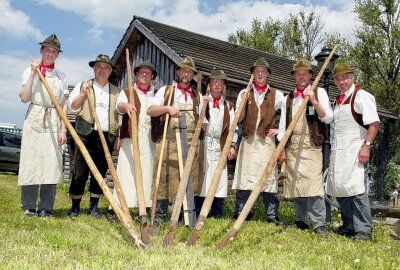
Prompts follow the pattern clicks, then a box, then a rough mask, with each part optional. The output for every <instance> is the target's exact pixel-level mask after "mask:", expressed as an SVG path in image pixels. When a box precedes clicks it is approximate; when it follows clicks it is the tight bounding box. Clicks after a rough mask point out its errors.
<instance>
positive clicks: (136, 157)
mask: <svg viewBox="0 0 400 270" xmlns="http://www.w3.org/2000/svg"><path fill="white" fill-rule="evenodd" d="M126 67H127V73H128V89H129V103H130V104H135V96H134V93H133V91H134V89H133V84H132V68H131V63H130V60H129V49H128V48H127V49H126ZM130 120H131V138H132V151H133V152H132V153H133V166H134V170H135V187H136V197H137V203H138V208H139V219H140V232H141V236H142V241H143V242H144V243H145V244H146V245H149V244H150V243H151V241H150V237H149V224H148V223H147V212H146V200H145V198H144V189H143V172H142V163H141V161H140V150H139V141H138V120H137V118H136V112H134V113H132V114H131V115H130Z"/></svg>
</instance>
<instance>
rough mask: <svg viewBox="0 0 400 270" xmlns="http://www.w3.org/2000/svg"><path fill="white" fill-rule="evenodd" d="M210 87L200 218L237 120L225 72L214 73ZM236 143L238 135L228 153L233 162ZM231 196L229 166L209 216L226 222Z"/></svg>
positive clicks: (224, 170) (204, 128) (205, 122)
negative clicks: (225, 210) (225, 209)
mask: <svg viewBox="0 0 400 270" xmlns="http://www.w3.org/2000/svg"><path fill="white" fill-rule="evenodd" d="M208 85H209V87H210V95H209V96H208V100H209V103H208V104H207V108H206V116H205V119H204V120H203V130H204V132H205V137H204V144H205V154H206V155H205V161H206V162H205V164H206V165H205V174H204V180H203V185H202V187H201V192H200V196H199V197H197V198H196V212H197V215H199V213H200V210H201V208H202V205H203V202H204V198H205V197H206V195H207V192H208V189H209V187H210V184H211V180H212V178H213V176H214V173H215V169H216V166H217V163H218V161H219V158H220V156H221V151H222V149H223V148H224V145H225V142H226V138H227V136H228V132H229V127H230V124H231V123H232V122H233V118H234V117H235V111H234V107H233V104H232V103H230V102H229V101H227V100H226V75H225V72H224V71H223V70H219V69H214V70H213V71H212V72H211V74H210V78H209V80H208ZM202 107H203V104H202V103H201V104H200V108H202ZM236 140H237V134H236V133H235V135H234V138H233V140H232V142H233V143H232V144H231V148H230V150H229V153H228V160H232V159H234V158H235V157H236ZM227 193H228V170H227V167H226V164H225V167H224V169H223V171H222V175H221V179H220V181H219V184H218V188H217V191H216V193H215V198H214V201H213V204H212V206H211V212H210V215H209V216H211V217H214V218H222V210H223V205H224V198H226V196H227Z"/></svg>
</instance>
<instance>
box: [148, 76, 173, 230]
mask: <svg viewBox="0 0 400 270" xmlns="http://www.w3.org/2000/svg"><path fill="white" fill-rule="evenodd" d="M175 86H176V82H175V81H173V82H172V85H169V86H168V88H167V89H166V91H167V93H166V95H167V96H168V95H169V96H168V102H167V105H168V106H170V105H171V100H172V96H173V93H174V89H175ZM169 118H170V115H169V113H166V114H165V122H164V129H163V135H162V140H161V147H160V148H161V149H160V156H159V158H158V166H157V174H156V179H155V182H154V189H153V199H152V206H151V222H150V225H151V226H152V227H154V219H155V217H156V211H157V196H158V189H159V187H160V178H161V168H162V162H163V157H164V149H165V142H166V140H167V131H168V123H169Z"/></svg>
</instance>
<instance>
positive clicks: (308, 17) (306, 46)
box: [228, 11, 325, 61]
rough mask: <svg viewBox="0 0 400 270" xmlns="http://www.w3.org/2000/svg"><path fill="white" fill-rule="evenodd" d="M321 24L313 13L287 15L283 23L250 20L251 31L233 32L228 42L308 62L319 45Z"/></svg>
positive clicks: (272, 20) (321, 38) (278, 21)
mask: <svg viewBox="0 0 400 270" xmlns="http://www.w3.org/2000/svg"><path fill="white" fill-rule="evenodd" d="M324 25H325V23H324V22H322V20H321V16H320V15H319V14H316V13H314V12H310V13H309V14H306V13H305V12H304V11H300V12H299V13H297V14H289V17H288V18H286V19H284V20H283V21H280V20H274V19H272V18H271V17H269V18H267V19H266V20H265V21H264V22H262V21H261V20H260V19H257V18H255V19H253V22H252V26H251V30H250V31H246V30H244V29H237V30H236V32H235V33H230V34H229V35H228V41H229V42H231V43H234V44H238V45H241V46H245V47H250V48H254V49H258V50H262V51H265V52H269V53H272V54H276V55H279V56H283V57H286V58H290V59H297V58H299V57H306V58H307V59H309V60H310V61H311V60H312V59H313V58H312V52H313V50H314V48H315V47H316V46H317V45H319V44H321V43H322V40H323V37H322V34H321V33H322V30H323V28H324Z"/></svg>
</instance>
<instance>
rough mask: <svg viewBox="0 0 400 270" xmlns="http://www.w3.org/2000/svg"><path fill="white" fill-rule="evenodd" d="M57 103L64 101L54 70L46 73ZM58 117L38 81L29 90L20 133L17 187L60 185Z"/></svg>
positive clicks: (58, 79)
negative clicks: (30, 94)
mask: <svg viewBox="0 0 400 270" xmlns="http://www.w3.org/2000/svg"><path fill="white" fill-rule="evenodd" d="M46 81H47V82H48V84H49V86H50V88H51V90H52V91H53V94H54V95H55V97H56V99H57V101H58V102H59V103H60V104H61V103H62V102H63V100H64V89H63V83H62V80H61V79H60V78H59V77H58V76H57V71H54V72H52V73H47V74H46ZM59 130H60V118H59V117H58V114H57V111H56V109H55V108H54V105H53V104H52V102H51V99H50V96H49V95H48V93H47V90H46V88H45V86H44V85H43V84H42V83H41V82H40V81H38V83H37V84H36V86H35V87H34V88H33V91H32V98H31V104H30V105H29V108H28V111H27V112H26V116H25V121H24V125H23V130H22V142H21V156H20V163H19V173H18V185H20V186H25V185H41V184H57V183H60V182H62V169H63V163H62V152H61V146H60V145H58V135H59Z"/></svg>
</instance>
